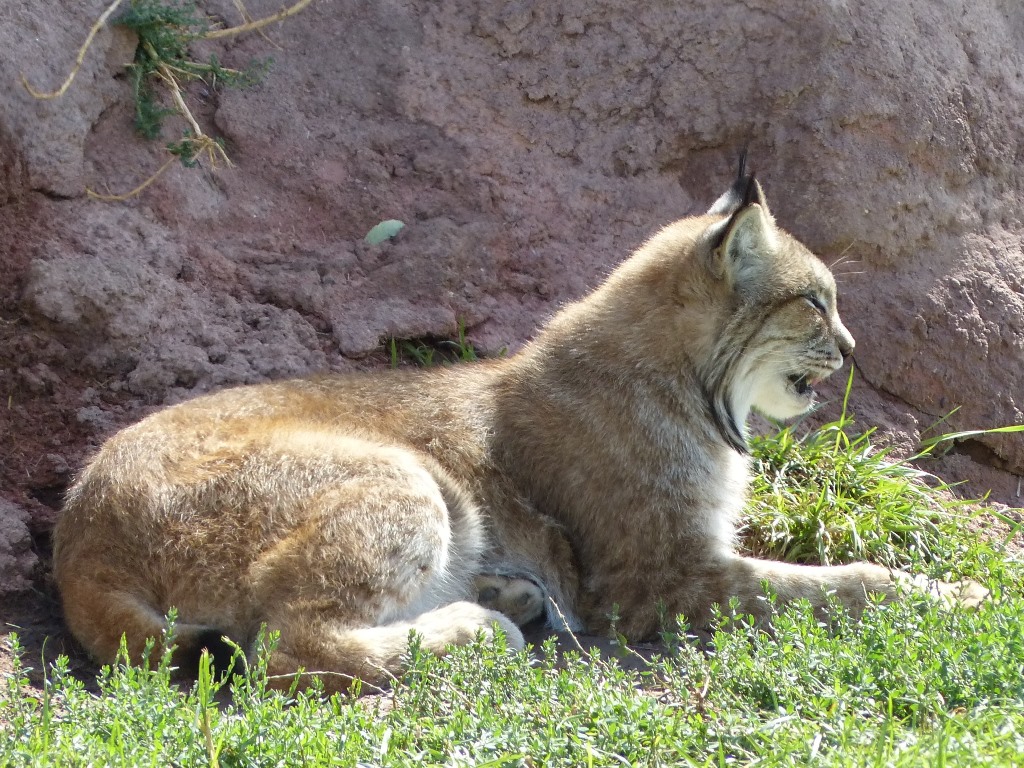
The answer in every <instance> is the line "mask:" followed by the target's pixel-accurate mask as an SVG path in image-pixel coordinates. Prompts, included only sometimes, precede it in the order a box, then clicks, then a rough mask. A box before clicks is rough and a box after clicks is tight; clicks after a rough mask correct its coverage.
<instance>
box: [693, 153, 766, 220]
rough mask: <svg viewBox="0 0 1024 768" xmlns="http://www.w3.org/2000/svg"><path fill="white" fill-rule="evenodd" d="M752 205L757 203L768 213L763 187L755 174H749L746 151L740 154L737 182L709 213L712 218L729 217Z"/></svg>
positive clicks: (716, 202)
mask: <svg viewBox="0 0 1024 768" xmlns="http://www.w3.org/2000/svg"><path fill="white" fill-rule="evenodd" d="M750 203H757V204H758V205H760V206H761V207H762V208H764V210H765V212H767V211H768V203H766V202H765V199H764V191H763V190H762V189H761V185H760V184H758V183H757V181H756V180H755V179H754V174H753V172H751V173H749V174H748V173H747V150H745V149H744V150H743V152H741V153H740V164H739V169H738V170H737V173H736V180H735V181H734V182H733V183H732V186H731V187H729V189H728V191H726V193H725V194H724V195H722V196H721V197H720V198H718V199H717V200H716V201H715V204H714V205H712V206H711V208H710V209H709V210H708V213H709V214H710V215H712V216H729V215H732V214H734V213H736V212H737V211H739V210H740V209H741V208H743V207H745V206H747V205H749V204H750ZM770 215H771V214H769V216H770Z"/></svg>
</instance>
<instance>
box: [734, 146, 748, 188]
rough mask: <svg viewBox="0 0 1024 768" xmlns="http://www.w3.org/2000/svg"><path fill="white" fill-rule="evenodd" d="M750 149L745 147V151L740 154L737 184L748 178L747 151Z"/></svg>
mask: <svg viewBox="0 0 1024 768" xmlns="http://www.w3.org/2000/svg"><path fill="white" fill-rule="evenodd" d="M748 149H749V147H744V148H743V151H742V152H740V167H739V171H738V172H737V174H736V183H737V184H739V183H740V182H742V181H744V180H745V179H746V178H747V150H748Z"/></svg>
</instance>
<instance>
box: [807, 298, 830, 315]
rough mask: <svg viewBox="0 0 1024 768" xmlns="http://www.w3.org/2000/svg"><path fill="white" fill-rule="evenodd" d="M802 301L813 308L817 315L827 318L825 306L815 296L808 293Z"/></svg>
mask: <svg viewBox="0 0 1024 768" xmlns="http://www.w3.org/2000/svg"><path fill="white" fill-rule="evenodd" d="M804 301H806V302H807V303H808V304H810V305H811V306H812V307H814V309H815V310H816V311H817V312H818V313H820V314H821V316H822V317H828V308H827V307H826V306H825V303H824V302H823V301H822V300H821V299H819V298H818V297H817V296H815V295H813V294H810V293H809V294H806V295H805V296H804Z"/></svg>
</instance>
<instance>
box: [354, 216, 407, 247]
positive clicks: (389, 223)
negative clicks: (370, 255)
mask: <svg viewBox="0 0 1024 768" xmlns="http://www.w3.org/2000/svg"><path fill="white" fill-rule="evenodd" d="M404 227H405V222H403V221H399V220H398V219H387V220H385V221H382V222H381V223H380V224H378V225H377V226H375V227H374V228H373V229H371V230H370V231H369V232H367V233H366V237H365V238H363V239H364V240H366V242H368V243H369V244H370V245H377V244H378V243H383V242H384V241H385V240H390V239H391V238H392V237H394V236H395V235H397V234H398V233H399V232H400V231H402V229H403V228H404Z"/></svg>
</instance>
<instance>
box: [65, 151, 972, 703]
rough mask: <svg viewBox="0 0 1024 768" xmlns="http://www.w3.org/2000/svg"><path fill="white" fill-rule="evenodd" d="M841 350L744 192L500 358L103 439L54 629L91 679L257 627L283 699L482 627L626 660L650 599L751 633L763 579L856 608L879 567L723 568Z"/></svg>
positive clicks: (68, 554)
mask: <svg viewBox="0 0 1024 768" xmlns="http://www.w3.org/2000/svg"><path fill="white" fill-rule="evenodd" d="M815 304H817V305H818V307H817V308H816V307H815ZM852 347H853V339H852V338H851V337H850V335H849V333H848V331H847V330H846V329H845V327H843V325H842V322H841V321H840V319H839V315H838V313H837V311H836V305H835V282H834V281H833V279H832V276H831V274H830V273H829V271H828V269H827V268H826V267H825V266H824V265H823V264H822V263H821V262H820V261H819V260H818V259H817V258H815V257H814V256H813V255H812V254H811V253H810V252H809V251H807V249H806V248H804V247H803V246H802V245H801V244H800V243H798V242H797V241H796V240H794V239H793V238H792V237H790V236H789V235H788V234H786V233H785V232H783V231H782V230H780V229H778V228H777V227H776V225H775V223H774V221H773V220H772V218H771V215H770V213H769V212H768V209H767V206H766V205H765V203H764V199H763V195H762V194H761V192H760V188H759V187H757V186H756V183H754V182H753V181H752V180H750V179H748V178H747V177H745V176H744V175H743V173H742V169H741V175H740V178H739V179H738V180H737V183H736V185H734V187H733V189H732V190H730V192H728V193H726V195H724V196H723V198H722V199H721V200H719V202H718V203H716V205H715V207H714V208H713V209H712V211H711V212H710V213H709V214H708V215H705V216H698V217H693V218H689V219H684V220H681V221H679V222H676V223H675V224H672V225H671V226H669V227H667V228H665V229H664V230H662V231H661V232H660V233H659V234H657V235H656V236H655V237H653V238H652V239H651V240H650V241H649V242H648V243H647V244H645V245H644V246H643V247H642V248H640V249H639V250H638V251H637V252H636V253H635V254H633V256H632V257H631V258H629V259H628V260H627V261H625V262H624V263H623V264H622V265H621V266H620V267H619V268H618V269H617V270H616V271H615V272H614V273H613V274H612V275H611V276H610V277H609V278H608V280H607V281H605V283H604V284H603V285H602V286H601V287H599V288H598V289H597V290H595V291H594V292H593V293H591V294H590V295H589V296H587V297H586V298H584V299H583V300H581V301H579V302H577V303H575V304H571V305H569V306H568V307H566V308H565V309H564V310H563V311H561V312H560V313H559V314H558V315H556V316H555V317H554V318H553V319H552V320H551V322H549V323H548V324H547V326H546V327H545V328H544V329H543V330H541V331H540V332H539V333H538V335H537V337H536V338H535V339H534V340H533V341H532V342H531V343H530V344H528V345H527V346H526V347H525V348H524V349H523V350H522V351H521V352H520V353H518V354H516V355H514V356H512V357H509V358H508V359H504V360H498V361H491V362H485V363H480V364H475V365H460V366H457V367H452V368H446V369H439V370H431V371H422V372H403V371H395V372H387V373H380V374H375V375H366V376H339V377H323V378H313V379H303V380H294V381H284V382H278V383H271V384H265V385H259V386H251V387H243V388H238V389H231V390H227V391H224V392H220V393H217V394H213V395H209V396H206V397H201V398H199V399H196V400H194V401H192V402H188V403H184V404H182V405H178V406H175V407H172V408H168V409H166V410H164V411H161V412H159V413H156V414H154V415H152V416H150V417H149V418H147V419H145V420H144V421H142V422H141V423H139V424H137V425H135V426H133V427H130V428H128V429H125V430H124V431H122V432H120V433H119V434H117V435H115V436H114V437H113V438H111V439H110V440H109V441H108V442H107V443H106V445H104V446H103V447H102V449H101V450H100V451H99V453H98V455H97V456H96V457H95V458H94V459H93V461H92V462H91V463H90V464H89V465H88V466H87V467H86V468H85V470H84V471H83V472H82V474H81V476H80V478H79V479H78V481H77V482H76V483H75V485H74V486H73V487H72V489H71V490H70V492H69V494H68V499H67V504H66V507H65V510H64V513H63V516H62V517H61V519H60V522H59V523H58V526H57V529H56V531H55V536H54V557H55V568H56V577H57V581H58V584H59V586H60V589H61V592H62V596H63V601H64V609H65V613H66V616H67V621H68V624H69V626H70V628H71V629H72V631H73V632H74V633H75V635H76V636H77V637H78V638H79V639H80V640H81V642H82V643H83V644H84V645H85V647H86V648H87V649H88V650H89V651H90V652H91V653H92V654H93V655H94V656H95V657H96V658H97V659H99V660H101V661H104V662H109V661H111V660H112V659H113V658H114V657H115V655H116V652H117V648H118V644H119V641H120V638H121V635H122V633H124V634H125V635H126V637H127V642H128V647H129V650H130V652H131V653H132V655H133V658H138V657H139V655H140V653H141V650H142V648H143V646H144V643H145V640H146V638H148V637H155V636H159V634H160V632H161V629H162V627H163V624H164V615H165V613H166V612H167V611H168V610H169V609H171V608H172V607H173V608H176V609H177V612H178V616H179V625H178V642H179V644H180V645H182V646H184V647H186V648H187V647H189V645H190V644H195V643H196V642H198V638H199V637H200V636H202V635H203V633H207V634H209V632H210V631H211V630H212V631H215V632H218V633H224V634H225V635H227V636H229V637H231V638H233V639H234V640H236V641H238V642H240V643H241V644H243V646H248V645H250V644H251V643H252V641H253V639H254V637H255V636H256V633H257V632H258V630H259V628H260V626H261V625H263V624H265V625H266V626H267V627H268V628H269V629H270V630H276V631H279V632H280V633H281V638H280V644H279V646H278V649H277V651H276V653H275V654H274V656H273V657H272V659H271V672H272V674H275V675H281V676H283V677H282V678H281V679H282V680H283V682H282V684H283V685H286V686H287V685H288V684H290V682H291V677H292V676H294V675H295V674H297V673H299V672H300V670H305V671H306V672H317V671H323V672H332V673H337V674H335V675H330V676H327V677H325V680H324V682H325V684H326V686H327V688H328V690H336V689H339V688H345V687H346V686H347V684H348V683H347V677H346V676H358V677H362V678H363V679H366V680H368V681H371V682H377V681H381V680H385V679H387V677H388V676H389V675H390V674H393V673H395V672H397V671H398V670H399V668H400V666H401V656H402V654H403V652H404V651H405V649H406V646H407V642H408V638H409V633H410V631H411V630H415V631H417V632H418V633H419V634H420V635H421V636H422V644H423V646H424V647H425V648H428V649H430V650H432V651H434V652H437V653H442V652H443V651H444V649H445V646H446V645H448V644H451V643H465V642H467V641H469V640H470V639H471V638H472V637H474V636H475V635H476V634H477V633H478V632H484V633H490V632H491V631H492V630H493V627H494V626H498V627H500V628H501V629H502V630H503V631H504V632H505V633H506V635H507V636H508V642H509V644H510V646H512V647H515V648H519V647H522V644H523V639H522V635H521V634H520V632H519V630H518V629H517V627H516V623H519V624H523V623H526V622H528V621H530V620H531V619H534V618H536V617H537V616H539V615H540V614H541V613H544V614H545V615H546V616H547V620H548V623H549V624H551V625H552V626H553V627H556V628H562V627H564V626H568V627H570V628H572V629H577V630H579V629H586V630H589V631H602V630H604V629H606V628H607V627H608V624H609V617H610V616H611V615H612V613H613V612H617V614H618V615H619V617H620V618H619V621H620V623H619V629H620V630H621V631H623V632H624V633H625V634H626V635H627V636H629V637H631V638H643V637H648V636H650V635H652V634H653V633H655V632H656V631H657V630H658V629H659V614H658V605H659V603H660V604H662V605H663V606H664V608H665V609H666V610H667V611H668V613H669V615H674V614H678V613H682V614H685V615H686V616H687V618H688V619H689V620H691V621H692V622H694V623H696V624H698V625H699V624H703V623H706V622H707V621H708V620H709V618H710V615H711V614H710V611H711V607H712V604H714V603H718V604H724V603H726V602H727V601H728V600H729V598H731V597H736V598H738V600H739V603H740V607H741V609H742V610H743V611H746V612H750V613H752V614H754V615H756V616H760V617H764V616H766V614H767V610H768V609H767V607H766V603H765V600H764V597H763V590H762V582H763V581H767V582H769V583H770V584H771V586H772V588H773V589H774V590H775V591H776V593H777V594H778V596H779V598H780V599H781V600H783V601H788V600H793V599H795V598H806V599H808V600H810V601H811V602H812V603H814V604H815V605H817V606H821V605H823V604H824V602H825V593H826V590H828V591H833V592H835V593H836V595H837V596H838V598H839V599H840V600H841V601H842V603H843V604H845V605H846V606H848V607H849V608H851V609H852V610H855V611H856V610H859V609H860V608H862V607H863V606H864V604H865V600H866V594H867V592H879V593H881V594H883V595H885V596H888V597H892V596H894V595H895V594H896V582H895V580H894V577H893V575H891V574H890V573H889V572H888V571H887V570H885V569H883V568H879V567H877V566H872V565H867V564H854V565H848V566H840V567H831V568H813V567H802V566H791V565H785V564H782V563H774V562H765V561H758V560H753V559H750V558H745V557H741V556H739V555H737V554H736V552H735V549H734V544H735V542H734V536H735V528H736V521H737V519H738V516H739V514H740V512H741V509H742V506H743V503H744V494H745V492H746V488H747V484H748V461H747V457H746V455H745V453H744V450H743V449H744V447H745V427H744V423H745V420H746V418H747V415H748V412H749V411H750V409H751V408H757V409H759V410H761V411H762V412H764V413H766V414H768V415H771V416H776V417H780V418H786V417H791V416H794V415H796V414H798V413H800V412H802V411H804V410H806V408H807V407H808V406H810V405H811V403H812V400H813V393H810V392H807V391H805V390H803V388H802V386H801V380H798V378H797V377H799V376H805V377H806V379H805V380H806V381H810V382H813V381H816V380H818V379H821V378H824V377H825V376H827V375H829V374H831V373H832V372H833V371H834V370H836V369H837V368H838V367H839V366H840V365H841V364H842V360H843V356H844V355H845V354H847V353H849V351H851V350H852ZM901 578H902V577H901ZM909 581H910V580H909V578H908V582H909ZM910 583H912V582H910ZM930 588H931V589H933V590H936V591H938V592H939V593H941V594H943V595H946V594H953V593H956V592H957V591H958V590H959V591H960V592H963V594H962V599H963V600H965V601H966V602H976V601H977V599H979V598H980V597H981V595H982V594H983V591H982V590H980V588H977V587H976V585H966V586H963V585H941V584H940V585H934V584H933V585H930ZM513 620H514V621H513ZM304 681H305V679H304Z"/></svg>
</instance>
